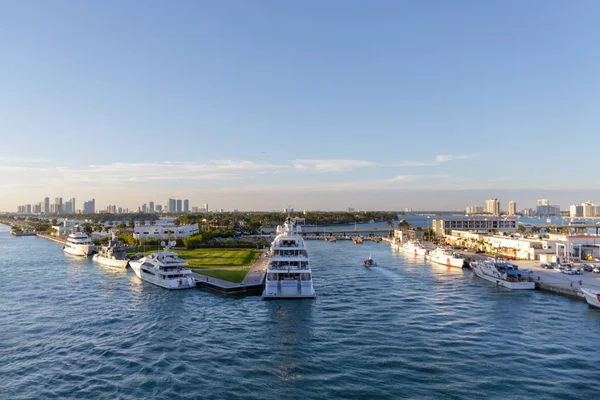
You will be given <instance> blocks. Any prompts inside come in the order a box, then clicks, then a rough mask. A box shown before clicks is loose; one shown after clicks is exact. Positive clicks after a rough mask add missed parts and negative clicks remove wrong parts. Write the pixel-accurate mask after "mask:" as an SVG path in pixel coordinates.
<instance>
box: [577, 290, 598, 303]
mask: <svg viewBox="0 0 600 400" xmlns="http://www.w3.org/2000/svg"><path fill="white" fill-rule="evenodd" d="M581 291H582V292H583V295H584V296H585V301H587V303H588V304H589V305H590V307H594V308H600V291H597V292H594V291H592V290H590V289H585V288H581Z"/></svg>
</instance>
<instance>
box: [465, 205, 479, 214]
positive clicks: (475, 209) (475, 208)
mask: <svg viewBox="0 0 600 400" xmlns="http://www.w3.org/2000/svg"><path fill="white" fill-rule="evenodd" d="M465 213H466V214H467V215H473V214H483V207H481V206H467V208H466V209H465Z"/></svg>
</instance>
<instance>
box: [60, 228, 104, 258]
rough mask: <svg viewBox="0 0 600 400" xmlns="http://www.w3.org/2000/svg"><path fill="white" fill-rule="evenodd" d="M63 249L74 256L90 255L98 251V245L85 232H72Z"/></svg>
mask: <svg viewBox="0 0 600 400" xmlns="http://www.w3.org/2000/svg"><path fill="white" fill-rule="evenodd" d="M63 250H64V252H65V253H67V254H71V255H73V256H82V257H89V256H91V255H92V254H93V253H94V252H95V251H96V247H95V246H94V245H93V244H92V240H91V239H90V237H89V236H88V235H86V234H85V233H83V232H72V233H70V234H69V236H67V241H66V242H65V245H64V247H63Z"/></svg>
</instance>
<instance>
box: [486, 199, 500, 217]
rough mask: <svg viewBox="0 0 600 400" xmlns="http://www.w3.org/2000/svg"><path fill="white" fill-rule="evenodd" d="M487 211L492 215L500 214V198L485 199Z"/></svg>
mask: <svg viewBox="0 0 600 400" xmlns="http://www.w3.org/2000/svg"><path fill="white" fill-rule="evenodd" d="M485 211H486V212H487V213H489V214H492V215H500V200H499V199H489V200H486V201H485Z"/></svg>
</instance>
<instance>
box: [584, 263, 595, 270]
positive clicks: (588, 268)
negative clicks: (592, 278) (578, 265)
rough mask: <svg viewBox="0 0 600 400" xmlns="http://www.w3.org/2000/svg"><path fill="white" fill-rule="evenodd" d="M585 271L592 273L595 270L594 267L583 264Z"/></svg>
mask: <svg viewBox="0 0 600 400" xmlns="http://www.w3.org/2000/svg"><path fill="white" fill-rule="evenodd" d="M583 270H584V271H585V272H592V271H593V270H594V266H593V265H591V264H583Z"/></svg>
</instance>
